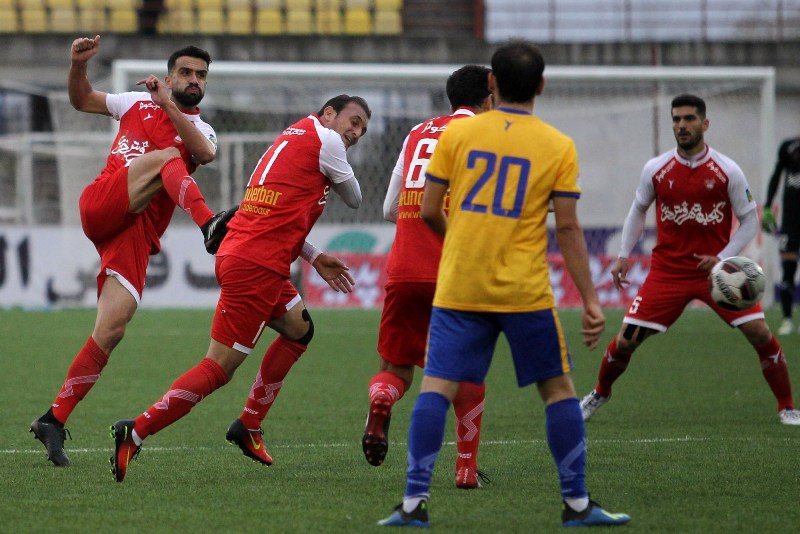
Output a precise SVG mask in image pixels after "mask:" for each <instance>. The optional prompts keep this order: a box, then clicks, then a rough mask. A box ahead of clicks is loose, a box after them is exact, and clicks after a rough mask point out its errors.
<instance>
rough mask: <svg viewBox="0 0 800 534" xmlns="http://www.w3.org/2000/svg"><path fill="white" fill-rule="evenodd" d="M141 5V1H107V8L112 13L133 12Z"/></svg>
mask: <svg viewBox="0 0 800 534" xmlns="http://www.w3.org/2000/svg"><path fill="white" fill-rule="evenodd" d="M141 3H142V2H141V0H106V6H108V8H109V9H111V10H112V11H122V10H124V9H127V10H133V9H136V8H137V7H139V4H141Z"/></svg>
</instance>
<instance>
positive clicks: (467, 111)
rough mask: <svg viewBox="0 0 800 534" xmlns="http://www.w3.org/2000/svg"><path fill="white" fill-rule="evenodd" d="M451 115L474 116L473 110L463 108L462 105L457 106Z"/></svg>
mask: <svg viewBox="0 0 800 534" xmlns="http://www.w3.org/2000/svg"><path fill="white" fill-rule="evenodd" d="M453 115H467V116H468V117H474V116H475V112H474V111H472V110H471V109H467V108H463V107H462V108H458V109H457V110H455V111H454V112H453V113H452V114H451V116H453Z"/></svg>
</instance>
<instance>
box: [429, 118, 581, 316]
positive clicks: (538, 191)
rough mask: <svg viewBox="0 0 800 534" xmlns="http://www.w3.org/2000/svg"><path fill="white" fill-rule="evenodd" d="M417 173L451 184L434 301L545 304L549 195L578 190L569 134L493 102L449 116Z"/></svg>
mask: <svg viewBox="0 0 800 534" xmlns="http://www.w3.org/2000/svg"><path fill="white" fill-rule="evenodd" d="M426 175H427V179H428V180H431V181H433V182H438V183H441V184H446V185H448V186H449V188H450V212H449V215H448V222H447V233H446V235H445V239H444V248H443V249H442V259H441V262H440V264H439V276H438V280H437V286H436V296H435V297H434V301H433V304H434V306H437V307H440V308H448V309H453V310H462V311H481V312H528V311H537V310H543V309H547V308H552V307H554V306H555V300H554V298H553V291H552V289H551V287H550V273H549V271H548V265H547V257H546V253H547V228H546V226H545V223H546V218H547V212H548V207H549V204H550V199H551V198H552V197H554V196H571V197H575V198H578V197H580V193H581V189H580V187H579V186H578V155H577V152H576V150H575V144H574V143H573V141H572V139H570V138H569V137H568V136H566V135H564V134H563V133H561V132H559V131H558V130H557V129H555V128H554V127H552V126H550V125H549V124H547V123H546V122H544V121H542V120H541V119H539V118H538V117H535V116H534V115H532V114H530V113H528V112H525V111H521V110H516V109H512V108H503V107H500V108H498V109H496V110H493V111H489V112H486V113H482V114H480V115H477V116H475V117H473V118H467V119H462V120H459V121H452V122H451V123H450V124H448V126H447V130H445V132H444V133H443V134H442V135H441V137H440V138H439V143H438V145H437V146H436V150H435V151H434V153H433V157H432V158H431V160H430V163H429V164H428V168H427V171H426Z"/></svg>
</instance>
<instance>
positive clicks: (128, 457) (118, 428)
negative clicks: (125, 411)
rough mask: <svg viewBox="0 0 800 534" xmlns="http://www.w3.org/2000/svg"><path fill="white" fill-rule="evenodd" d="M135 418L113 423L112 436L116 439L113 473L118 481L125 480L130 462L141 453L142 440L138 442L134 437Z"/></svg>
mask: <svg viewBox="0 0 800 534" xmlns="http://www.w3.org/2000/svg"><path fill="white" fill-rule="evenodd" d="M133 426H134V423H133V420H131V419H123V420H120V421H117V422H116V423H114V424H113V425H111V437H112V438H113V439H114V456H112V457H111V459H110V461H111V473H112V474H113V475H114V478H115V479H116V480H117V482H122V481H123V480H125V475H126V474H128V464H130V463H131V461H132V460H133V459H134V458H136V456H138V455H139V451H140V450H141V448H142V446H141V442H140V444H139V445H137V444H136V442H135V441H134V438H133Z"/></svg>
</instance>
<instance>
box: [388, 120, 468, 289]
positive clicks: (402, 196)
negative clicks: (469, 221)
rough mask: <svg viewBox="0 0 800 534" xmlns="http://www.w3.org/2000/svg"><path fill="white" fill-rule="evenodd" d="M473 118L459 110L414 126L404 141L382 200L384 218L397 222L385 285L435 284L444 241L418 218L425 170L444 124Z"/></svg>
mask: <svg viewBox="0 0 800 534" xmlns="http://www.w3.org/2000/svg"><path fill="white" fill-rule="evenodd" d="M474 115H475V113H473V112H472V111H470V110H469V109H467V108H459V109H457V110H456V111H455V113H453V114H452V115H445V116H444V117H436V118H433V119H430V120H428V121H425V122H423V123H421V124H418V125H416V126H415V127H414V128H412V130H411V132H409V134H408V136H407V137H406V139H405V141H403V148H402V150H401V151H400V155H399V157H398V158H397V163H396V164H395V167H394V171H393V172H392V179H391V182H390V184H389V190H388V191H387V193H386V200H385V201H384V217H386V218H387V219H389V220H396V223H397V230H396V231H395V236H394V243H392V249H391V250H390V251H389V259H388V261H387V264H386V274H387V282H415V281H425V282H436V274H437V272H438V270H439V259H440V258H441V256H442V242H443V240H442V238H441V237H439V236H438V235H436V234H435V233H433V231H432V230H431V229H430V228H428V225H427V224H425V222H424V221H423V220H422V219H421V218H420V206H421V205H422V194H423V192H424V190H425V169H426V168H427V166H428V161H430V158H431V156H432V155H433V150H434V149H435V148H436V143H437V142H438V140H439V136H440V135H441V134H442V132H443V131H444V130H445V129H446V128H447V124H448V123H449V122H450V121H451V120H453V119H458V118H463V117H473V116H474ZM445 206H446V201H445Z"/></svg>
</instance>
